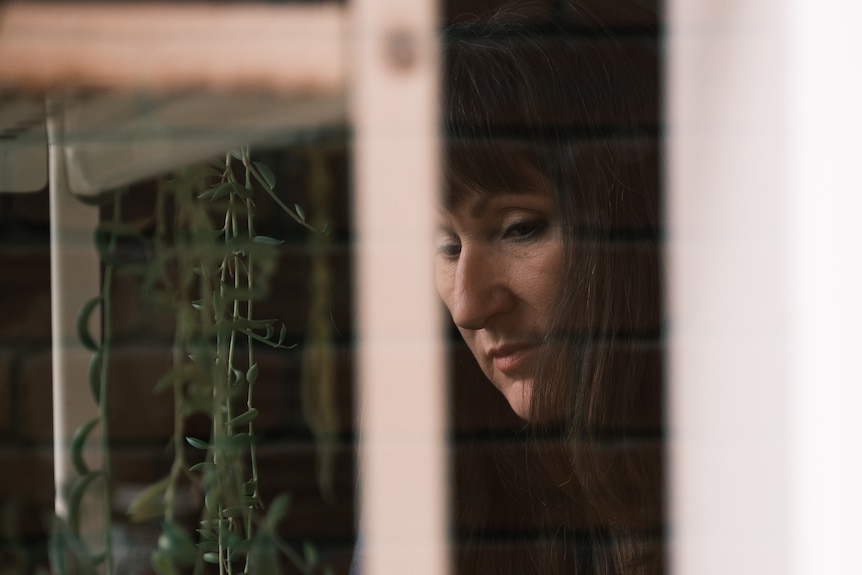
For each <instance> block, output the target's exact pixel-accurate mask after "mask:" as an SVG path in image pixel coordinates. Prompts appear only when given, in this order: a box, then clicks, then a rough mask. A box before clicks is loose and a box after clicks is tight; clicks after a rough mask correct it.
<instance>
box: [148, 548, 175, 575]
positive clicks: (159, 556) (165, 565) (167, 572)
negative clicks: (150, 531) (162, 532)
mask: <svg viewBox="0 0 862 575" xmlns="http://www.w3.org/2000/svg"><path fill="white" fill-rule="evenodd" d="M150 564H151V565H152V567H153V571H155V572H156V573H158V575H179V573H180V572H179V571H177V568H176V567H175V566H174V564H173V563H172V562H171V560H170V559H169V558H168V556H167V554H165V553H163V552H162V551H153V554H152V555H151V556H150Z"/></svg>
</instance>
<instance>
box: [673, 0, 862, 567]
mask: <svg viewBox="0 0 862 575" xmlns="http://www.w3.org/2000/svg"><path fill="white" fill-rule="evenodd" d="M668 13H669V18H670V20H669V25H668V30H669V32H670V33H669V42H668V48H669V50H668V53H669V66H668V74H667V78H668V98H667V103H668V106H667V109H668V151H669V154H668V156H669V166H668V167H669V169H668V178H667V182H668V223H669V230H668V232H669V233H668V237H669V244H668V245H669V254H668V255H669V265H668V271H669V277H668V280H669V281H668V283H669V292H668V302H669V316H670V317H669V319H670V342H669V351H670V431H671V433H670V442H671V471H670V489H669V493H670V499H671V510H670V520H671V531H670V532H671V539H670V544H671V557H672V559H671V568H672V569H671V571H672V573H675V574H677V575H683V574H688V573H698V574H699V575H711V574H716V575H718V574H726V573H734V574H735V575H748V574H751V575H754V574H758V575H760V574H762V573H797V574H804V575H814V574H820V573H850V572H857V571H858V568H859V567H858V563H859V561H858V557H857V553H856V550H857V548H858V541H859V539H860V538H862V526H860V524H859V521H858V517H859V516H860V514H862V492H860V490H859V486H858V484H859V476H860V474H862V465H860V463H859V460H860V458H859V455H858V453H857V451H858V444H859V438H860V437H862V418H860V417H859V415H858V411H859V406H860V405H862V369H860V367H859V364H858V361H857V360H856V357H857V356H858V354H859V349H860V347H862V331H860V330H859V326H860V325H862V299H860V297H862V296H860V294H862V258H860V256H859V250H860V246H862V226H860V225H859V221H858V219H859V214H860V213H862V185H860V184H859V177H858V173H857V172H858V164H859V160H858V158H857V155H858V149H859V145H858V142H857V140H858V136H859V134H860V132H862V109H860V102H862V81H860V74H859V72H858V69H859V67H858V63H857V62H856V60H858V55H859V54H860V53H862V35H860V34H858V32H857V31H856V30H855V24H856V23H858V21H859V16H862V10H860V9H859V8H854V7H853V6H850V5H847V4H846V3H843V2H840V0H832V1H830V2H828V3H826V4H824V3H823V2H821V1H817V2H814V1H812V0H795V1H792V2H781V1H779V0H759V1H757V2H750V1H743V0H692V1H689V0H672V1H671V2H670V4H669V11H668Z"/></svg>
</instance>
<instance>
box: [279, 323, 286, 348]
mask: <svg viewBox="0 0 862 575" xmlns="http://www.w3.org/2000/svg"><path fill="white" fill-rule="evenodd" d="M285 337H287V326H286V325H284V324H281V331H280V332H279V334H278V345H281V344H282V343H284V338H285Z"/></svg>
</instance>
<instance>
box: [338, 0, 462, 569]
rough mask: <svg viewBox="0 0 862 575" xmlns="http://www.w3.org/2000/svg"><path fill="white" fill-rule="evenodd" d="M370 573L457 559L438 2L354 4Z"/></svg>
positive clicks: (367, 0)
mask: <svg viewBox="0 0 862 575" xmlns="http://www.w3.org/2000/svg"><path fill="white" fill-rule="evenodd" d="M351 10H352V21H351V25H352V38H351V54H350V57H351V58H352V62H351V64H352V65H351V66H350V67H349V69H350V70H352V73H353V77H352V80H351V84H350V86H351V92H350V93H351V112H352V118H353V125H354V129H355V134H356V137H355V156H354V158H355V160H354V166H355V182H356V191H355V206H356V227H357V251H358V254H357V266H356V269H357V270H358V272H357V279H358V297H357V307H358V320H359V372H358V377H359V399H358V409H359V413H360V417H361V447H360V461H361V463H360V466H361V485H362V508H361V516H362V530H363V535H362V537H363V552H362V562H363V572H364V573H369V574H374V575H384V574H392V575H396V574H398V575H400V574H402V573H406V572H410V573H411V574H414V575H420V574H422V575H424V574H427V575H431V574H434V575H440V574H442V573H445V571H446V566H447V563H448V561H447V554H446V539H445V535H446V515H447V487H446V480H447V475H446V471H445V468H446V466H445V449H444V448H445V446H444V406H445V385H444V381H443V373H444V369H443V354H442V352H441V343H440V342H441V339H440V332H441V325H442V323H441V320H440V318H439V309H440V306H439V302H438V301H437V296H436V293H435V290H434V278H433V269H432V253H433V249H432V237H433V225H432V224H433V219H434V215H435V213H436V205H437V194H438V184H439V181H440V178H439V175H438V164H439V159H438V145H439V144H438V133H439V126H438V103H437V94H438V87H437V77H438V46H437V44H438V43H437V39H436V14H435V2H433V1H430V0H412V1H407V0H357V1H355V2H353V3H352V5H351Z"/></svg>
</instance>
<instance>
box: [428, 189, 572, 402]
mask: <svg viewBox="0 0 862 575" xmlns="http://www.w3.org/2000/svg"><path fill="white" fill-rule="evenodd" d="M435 261H436V270H435V271H436V278H437V291H438V292H439V293H440V297H441V298H443V301H444V302H445V304H446V307H448V308H449V313H451V314H452V319H453V321H454V322H455V324H456V325H457V326H458V330H459V331H460V332H461V335H462V336H463V337H464V340H465V341H466V342H467V345H468V346H469V347H470V350H471V351H472V352H473V355H474V356H475V357H476V360H477V361H478V362H479V365H480V366H481V368H482V371H483V372H484V373H485V375H486V376H487V377H488V379H490V380H491V382H492V383H493V384H494V386H496V387H497V389H499V390H500V392H501V393H502V394H503V395H504V396H505V397H506V399H507V400H508V401H509V405H511V406H512V409H513V410H514V411H515V413H516V414H518V416H520V417H521V418H523V419H527V416H528V414H529V408H530V397H531V393H532V386H533V379H534V377H535V374H536V369H537V367H538V366H537V361H538V356H539V354H537V353H536V352H537V350H538V348H539V347H540V346H542V345H543V341H544V340H545V336H546V334H547V332H548V329H549V327H550V325H551V319H552V318H553V315H554V308H555V301H556V294H557V289H558V285H559V282H560V279H561V277H562V273H563V244H562V237H561V232H560V222H559V215H558V211H557V207H556V202H555V201H554V197H553V194H552V192H551V191H550V190H549V189H547V187H544V186H542V187H537V188H536V189H530V190H523V191H518V192H511V193H510V192H504V193H498V194H494V195H489V196H483V195H480V194H470V195H468V196H467V197H466V198H465V199H464V200H463V201H462V202H460V203H459V204H458V205H457V206H456V207H455V208H453V209H452V210H451V211H450V210H443V211H441V213H440V221H439V226H438V232H437V255H436V258H435Z"/></svg>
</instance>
